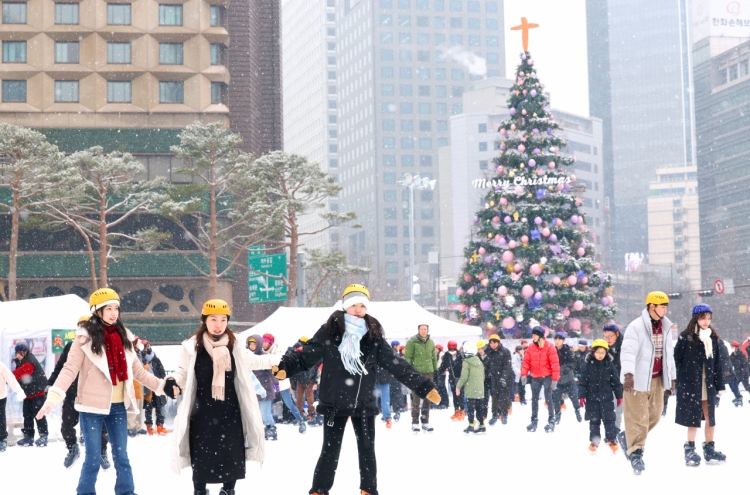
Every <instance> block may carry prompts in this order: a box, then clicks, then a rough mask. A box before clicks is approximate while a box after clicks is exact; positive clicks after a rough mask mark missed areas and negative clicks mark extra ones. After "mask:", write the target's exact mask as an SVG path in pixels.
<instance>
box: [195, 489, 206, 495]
mask: <svg viewBox="0 0 750 495" xmlns="http://www.w3.org/2000/svg"><path fill="white" fill-rule="evenodd" d="M193 495H210V492H209V491H208V488H206V489H205V490H193Z"/></svg>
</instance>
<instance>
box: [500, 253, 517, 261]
mask: <svg viewBox="0 0 750 495" xmlns="http://www.w3.org/2000/svg"><path fill="white" fill-rule="evenodd" d="M515 257H516V256H515V255H514V254H513V251H505V252H504V253H503V261H504V262H506V263H510V262H511V261H513V260H514V259H515Z"/></svg>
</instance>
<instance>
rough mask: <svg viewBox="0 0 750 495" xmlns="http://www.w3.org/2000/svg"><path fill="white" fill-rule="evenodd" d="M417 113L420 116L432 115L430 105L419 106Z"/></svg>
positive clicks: (422, 104)
mask: <svg viewBox="0 0 750 495" xmlns="http://www.w3.org/2000/svg"><path fill="white" fill-rule="evenodd" d="M419 113H420V114H422V115H429V114H431V113H432V105H431V104H429V103H420V104H419Z"/></svg>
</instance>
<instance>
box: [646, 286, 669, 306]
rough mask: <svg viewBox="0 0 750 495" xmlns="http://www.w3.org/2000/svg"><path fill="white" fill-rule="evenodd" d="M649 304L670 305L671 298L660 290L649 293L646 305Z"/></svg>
mask: <svg viewBox="0 0 750 495" xmlns="http://www.w3.org/2000/svg"><path fill="white" fill-rule="evenodd" d="M649 304H669V296H668V295H666V294H665V293H663V292H661V291H658V290H657V291H654V292H649V293H648V295H647V296H646V305H647V306H648V305H649Z"/></svg>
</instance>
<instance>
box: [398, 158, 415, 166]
mask: <svg viewBox="0 0 750 495" xmlns="http://www.w3.org/2000/svg"><path fill="white" fill-rule="evenodd" d="M401 166H402V167H413V166H414V155H401Z"/></svg>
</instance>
